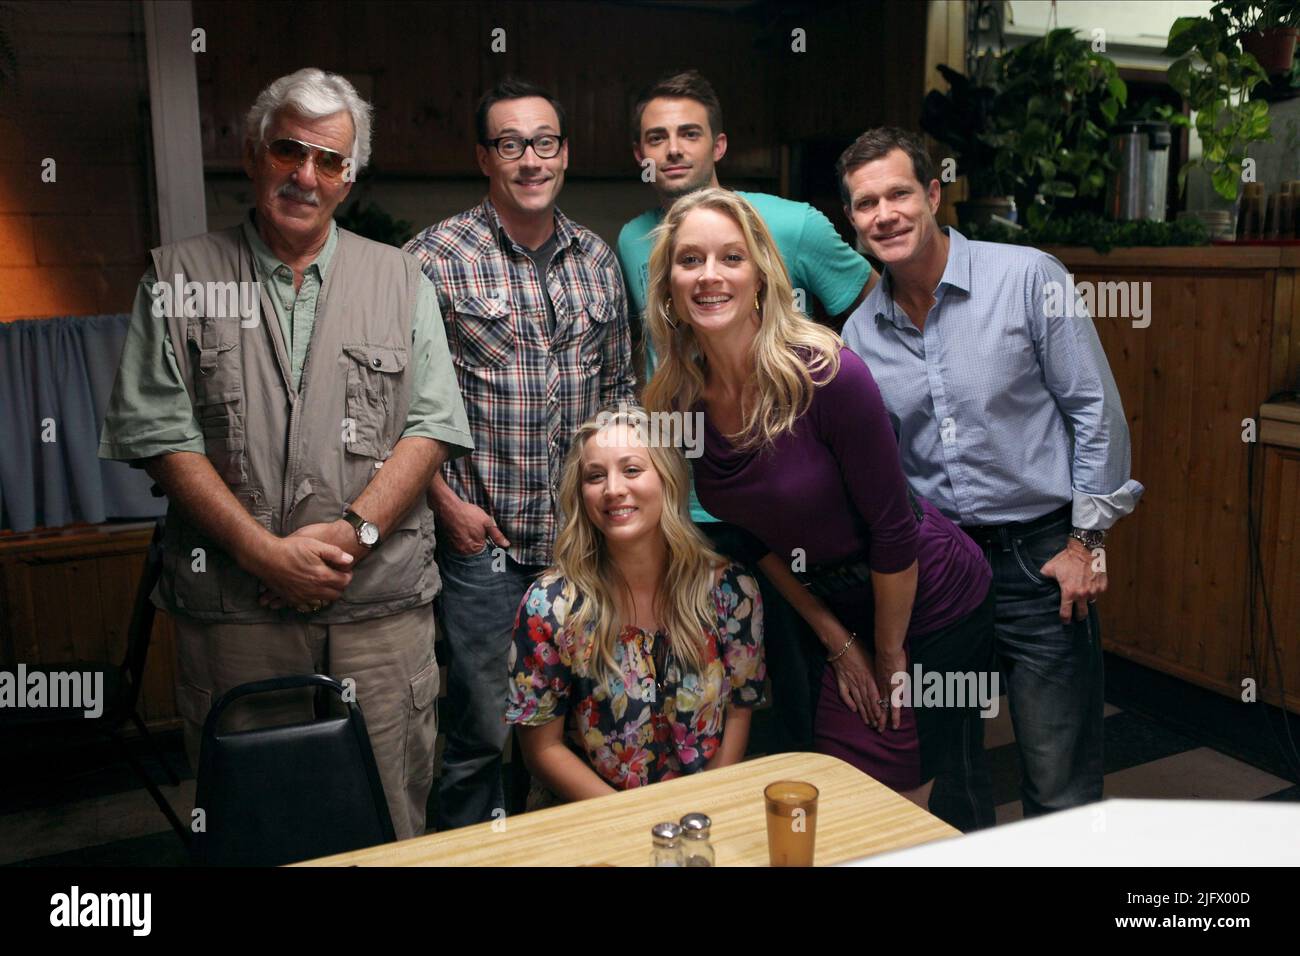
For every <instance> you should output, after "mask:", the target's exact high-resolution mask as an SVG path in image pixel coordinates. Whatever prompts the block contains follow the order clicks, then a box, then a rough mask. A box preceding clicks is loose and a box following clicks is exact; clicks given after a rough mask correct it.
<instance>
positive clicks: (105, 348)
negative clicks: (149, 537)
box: [0, 315, 167, 531]
mask: <svg viewBox="0 0 1300 956" xmlns="http://www.w3.org/2000/svg"><path fill="white" fill-rule="evenodd" d="M130 318H131V317H130V316H129V315H93V316H84V317H82V316H77V317H70V318H60V319H31V320H27V321H22V322H8V323H0V528H3V529H7V530H13V531H29V530H31V529H32V528H35V527H40V526H45V527H58V526H59V525H65V524H73V523H75V522H80V521H89V522H100V521H107V520H110V519H114V518H153V517H156V516H157V515H160V514H162V513H163V512H164V511H165V510H166V507H167V502H166V499H164V498H155V497H153V495H152V494H151V493H150V488H151V487H152V484H153V483H152V482H151V481H150V480H149V477H148V476H147V475H146V474H145V473H144V472H143V471H141V470H140V469H138V468H131V467H130V466H129V465H127V464H125V463H123V462H116V461H100V460H99V458H98V455H97V452H98V450H99V430H100V428H101V426H102V425H103V424H104V412H105V409H106V408H107V407H108V396H109V392H110V391H112V388H113V378H114V376H115V375H116V374H117V363H118V359H119V358H120V357H121V354H122V343H123V342H124V341H125V340H126V328H127V324H128V323H129V322H130Z"/></svg>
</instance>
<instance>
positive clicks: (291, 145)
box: [266, 136, 350, 182]
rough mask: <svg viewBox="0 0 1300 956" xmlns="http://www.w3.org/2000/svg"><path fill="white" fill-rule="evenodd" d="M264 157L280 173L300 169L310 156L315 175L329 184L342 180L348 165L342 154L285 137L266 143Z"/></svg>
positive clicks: (347, 160) (346, 158)
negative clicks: (328, 181) (267, 158)
mask: <svg viewBox="0 0 1300 956" xmlns="http://www.w3.org/2000/svg"><path fill="white" fill-rule="evenodd" d="M266 155H267V156H268V157H270V160H271V165H272V166H274V167H275V168H276V169H279V170H281V171H283V170H286V169H301V168H302V164H303V163H305V162H307V157H308V156H311V157H312V161H313V162H314V163H315V166H316V175H317V176H320V177H321V178H322V179H327V180H330V181H331V182H334V181H337V180H339V179H342V178H343V174H344V172H346V171H347V169H348V166H349V165H350V162H349V159H348V157H346V156H344V155H343V154H342V153H336V152H335V151H334V150H332V149H326V148H325V147H324V146H317V145H315V144H314V143H304V142H303V141H302V140H300V139H290V138H289V137H287V136H286V137H284V138H282V139H277V140H272V141H271V142H269V143H267V144H266Z"/></svg>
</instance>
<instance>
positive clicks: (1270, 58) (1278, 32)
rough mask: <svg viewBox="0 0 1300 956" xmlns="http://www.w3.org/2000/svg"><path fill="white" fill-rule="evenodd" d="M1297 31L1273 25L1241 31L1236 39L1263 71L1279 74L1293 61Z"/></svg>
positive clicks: (1289, 68) (1284, 71) (1287, 68)
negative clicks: (1261, 28)
mask: <svg viewBox="0 0 1300 956" xmlns="http://www.w3.org/2000/svg"><path fill="white" fill-rule="evenodd" d="M1297 33H1300V31H1297V30H1296V28H1295V27H1274V28H1272V29H1270V30H1256V31H1253V32H1250V33H1242V34H1239V35H1238V36H1237V39H1238V41H1240V43H1241V48H1242V50H1244V51H1245V52H1247V53H1249V54H1250V55H1251V56H1253V57H1254V58H1255V59H1256V60H1258V61H1259V65H1260V66H1262V67H1263V68H1264V72H1265V73H1267V74H1268V75H1269V76H1281V75H1282V74H1284V73H1289V72H1290V71H1291V64H1292V63H1293V62H1294V61H1295V44H1296V35H1297Z"/></svg>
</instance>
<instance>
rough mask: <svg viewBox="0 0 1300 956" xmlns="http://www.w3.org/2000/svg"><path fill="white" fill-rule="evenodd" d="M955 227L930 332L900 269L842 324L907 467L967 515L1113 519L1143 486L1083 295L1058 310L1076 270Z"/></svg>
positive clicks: (973, 521) (955, 514)
mask: <svg viewBox="0 0 1300 956" xmlns="http://www.w3.org/2000/svg"><path fill="white" fill-rule="evenodd" d="M946 231H947V233H948V237H949V240H950V243H949V248H948V263H947V266H946V267H945V269H944V273H943V278H941V279H940V280H939V285H938V287H937V288H935V290H934V299H935V302H934V306H933V307H932V308H931V309H930V312H929V315H927V316H926V319H925V327H924V330H921V329H918V328H917V327H916V326H915V325H914V324H913V322H912V320H911V319H909V318H908V316H907V313H906V312H904V311H903V309H902V308H901V307H898V306H896V305H895V303H894V299H893V294H892V287H891V284H890V276H889V273H888V270H886V272H885V274H884V276H883V278H882V281H881V282H880V283H879V284H878V285H877V286H876V288H875V289H873V290H872V292H871V294H870V295H869V296H868V297H867V299H866V301H864V302H863V303H862V305H860V306H859V307H858V308H857V309H856V310H855V311H854V313H853V314H852V315H851V316H850V317H849V319H848V321H847V322H846V323H845V325H844V340H845V342H846V343H847V344H848V346H849V348H851V349H853V351H854V352H856V353H857V354H858V355H860V356H861V357H862V359H863V361H865V362H866V363H867V365H868V367H869V368H870V369H871V372H872V374H873V375H874V376H875V378H876V381H877V383H878V384H879V385H880V391H881V393H882V394H883V396H884V399H885V405H886V407H887V408H888V409H889V414H890V417H891V418H892V419H893V420H894V427H895V429H896V430H897V432H898V435H899V446H900V451H901V453H902V459H903V471H904V472H906V474H907V476H908V478H909V480H910V481H911V483H912V486H913V488H914V489H915V491H916V492H917V493H918V494H920V495H923V496H924V497H926V498H928V499H929V500H930V501H932V502H933V503H934V504H935V505H936V506H937V507H938V508H939V509H940V510H941V511H943V513H944V514H946V515H947V516H948V517H950V518H952V519H953V520H954V521H956V522H958V523H959V524H964V525H990V524H1002V523H1004V522H1008V521H1029V520H1031V519H1033V518H1037V517H1039V516H1041V515H1044V514H1047V513H1048V512H1050V511H1053V510H1055V509H1056V508H1059V507H1061V506H1062V505H1064V504H1067V503H1069V504H1071V505H1072V509H1071V510H1072V520H1073V523H1074V525H1075V526H1076V527H1080V528H1089V529H1094V528H1099V529H1104V528H1109V527H1110V526H1111V525H1113V524H1114V523H1115V522H1116V521H1118V520H1119V519H1120V518H1121V517H1123V516H1124V515H1126V514H1128V513H1129V512H1131V511H1132V510H1133V508H1134V507H1136V505H1137V501H1138V499H1139V498H1140V497H1141V495H1142V492H1143V487H1142V485H1141V484H1139V483H1138V482H1136V481H1134V480H1132V479H1131V478H1130V477H1129V457H1130V456H1129V433H1128V423H1127V422H1126V421H1125V419H1124V409H1123V407H1122V405H1121V404H1120V397H1119V391H1118V389H1117V388H1116V387H1115V379H1114V376H1112V375H1111V372H1110V365H1109V363H1108V362H1107V361H1106V353H1105V351H1104V350H1103V349H1102V347H1101V341H1100V340H1099V339H1098V338H1097V330H1096V328H1095V327H1094V326H1093V324H1092V319H1091V318H1089V317H1088V315H1087V314H1086V313H1083V310H1082V307H1081V304H1078V303H1076V305H1075V307H1074V309H1073V310H1069V311H1068V314H1067V315H1064V316H1062V315H1056V314H1055V313H1059V312H1062V311H1066V310H1063V309H1061V308H1053V307H1052V304H1051V301H1049V294H1055V293H1057V292H1059V290H1062V289H1069V288H1070V285H1069V282H1070V279H1069V276H1068V273H1067V272H1066V269H1065V266H1063V265H1062V264H1061V262H1060V261H1059V260H1058V259H1056V258H1054V257H1052V256H1050V255H1048V254H1047V253H1045V252H1042V251H1040V250H1038V249H1031V248H1028V247H1025V246H1013V245H1003V244H999V243H991V242H972V241H970V240H968V239H967V238H966V237H965V236H963V235H962V234H961V233H959V232H958V231H957V230H955V229H948V230H946ZM1049 283H1059V284H1060V285H1059V286H1058V287H1056V288H1055V289H1052V288H1051V287H1050V286H1049ZM1056 302H1057V303H1059V302H1060V298H1059V295H1058V296H1057V297H1056ZM1081 313H1083V314H1081Z"/></svg>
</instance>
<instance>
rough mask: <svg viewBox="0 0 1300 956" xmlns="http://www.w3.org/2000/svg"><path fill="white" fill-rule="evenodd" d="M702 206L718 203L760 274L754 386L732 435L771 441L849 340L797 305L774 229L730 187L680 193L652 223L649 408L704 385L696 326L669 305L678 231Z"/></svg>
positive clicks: (802, 408) (688, 399)
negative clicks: (655, 362)
mask: <svg viewBox="0 0 1300 956" xmlns="http://www.w3.org/2000/svg"><path fill="white" fill-rule="evenodd" d="M697 209H714V210H717V211H718V212H721V213H724V214H726V215H727V216H729V217H730V218H731V219H732V220H733V221H734V222H735V223H736V224H737V225H738V226H739V227H740V231H741V234H742V235H743V236H744V237H745V246H746V248H747V249H748V250H749V257H750V260H751V261H752V262H753V263H754V266H755V268H756V269H757V270H758V274H759V279H760V282H761V286H760V288H761V292H760V295H759V299H760V307H759V320H758V334H757V335H756V336H755V337H754V342H753V345H752V346H751V352H750V360H751V368H752V370H753V377H752V379H751V380H750V381H751V388H748V389H746V395H745V398H744V399H743V400H742V408H741V412H742V424H741V427H740V431H739V432H737V433H736V434H735V435H728V436H727V437H728V439H729V440H730V441H731V442H732V443H733V444H734V445H736V446H737V447H738V448H755V447H758V446H761V445H767V444H771V443H772V442H773V441H775V440H776V439H777V438H778V437H779V436H780V435H781V434H783V433H784V432H787V431H789V430H790V429H791V428H793V427H794V423H795V421H796V420H797V419H798V418H799V416H800V415H802V414H803V413H804V412H806V411H807V410H808V406H809V405H810V404H811V403H812V397H813V390H814V389H815V388H816V387H817V385H818V384H819V382H826V381H829V380H830V379H831V378H834V376H835V375H836V373H838V372H839V369H840V349H841V348H843V347H844V342H843V340H842V339H841V338H840V337H839V336H838V335H836V334H835V333H834V332H832V331H831V330H830V329H828V328H826V327H825V326H821V325H818V324H817V323H816V322H813V321H812V320H811V319H809V318H807V317H806V316H805V315H804V314H803V313H802V312H800V311H799V310H798V309H797V308H795V304H794V290H793V289H792V288H791V286H790V276H789V273H787V272H786V269H785V262H784V261H783V260H782V259H781V253H780V251H779V250H778V249H777V247H776V242H775V241H774V240H773V239H772V234H771V233H770V232H769V231H768V229H767V225H766V224H765V223H764V222H763V218H762V217H761V216H760V215H759V214H758V213H757V212H756V211H755V209H754V207H753V206H751V205H750V204H749V203H748V202H746V201H745V200H744V199H742V198H741V197H740V196H738V195H736V194H735V193H734V192H732V191H731V190H729V189H721V188H718V187H710V188H708V189H701V190H699V191H698V192H694V193H690V194H688V195H686V196H683V197H682V198H681V199H678V200H677V201H676V202H675V203H673V205H672V208H671V209H669V210H668V215H667V216H665V217H664V221H663V222H662V223H660V224H659V226H658V227H657V228H656V229H655V236H656V239H655V245H654V249H653V251H652V252H651V253H650V271H649V276H648V278H647V288H646V321H647V322H648V323H649V326H650V335H651V337H652V339H653V340H654V347H655V352H656V353H657V355H658V358H659V367H658V369H657V370H656V372H655V374H654V377H653V378H652V379H651V380H650V384H649V385H647V386H646V390H645V404H646V407H647V408H649V409H650V410H651V411H664V410H669V409H681V410H683V411H689V410H690V409H691V408H693V407H694V406H695V403H696V402H697V401H699V399H700V396H701V395H702V394H703V393H704V384H705V381H706V379H707V375H708V364H707V361H706V359H705V357H704V353H703V352H702V351H701V349H700V344H699V341H698V340H697V339H696V337H695V330H694V329H693V328H692V327H691V325H690V324H689V323H688V322H684V321H682V320H681V319H680V318H679V317H677V316H673V318H672V321H671V322H670V321H669V319H668V315H667V314H668V313H669V312H670V311H671V310H672V286H671V284H670V280H671V276H672V260H673V252H674V250H675V247H676V244H677V233H678V231H679V230H680V228H681V225H682V222H684V221H685V219H686V217H687V216H688V215H690V214H691V213H692V212H694V211H695V210H697ZM674 323H675V324H674ZM801 353H802V354H801ZM821 373H826V374H824V375H823V374H821Z"/></svg>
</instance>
